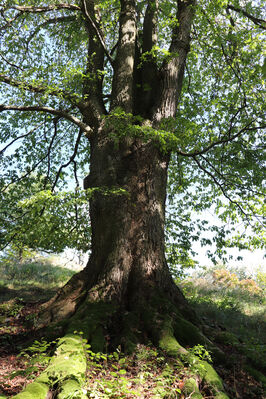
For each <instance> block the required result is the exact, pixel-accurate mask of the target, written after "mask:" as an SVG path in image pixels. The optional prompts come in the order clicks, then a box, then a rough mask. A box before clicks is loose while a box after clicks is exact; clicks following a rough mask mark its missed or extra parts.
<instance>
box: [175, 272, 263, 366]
mask: <svg viewBox="0 0 266 399" xmlns="http://www.w3.org/2000/svg"><path fill="white" fill-rule="evenodd" d="M221 276H225V277H226V278H221ZM180 286H181V288H182V289H183V292H184V293H185V296H186V297H187V299H188V300H189V302H190V303H191V305H192V306H193V308H194V309H195V310H196V312H197V314H199V315H200V316H201V318H202V319H203V321H204V322H205V323H206V324H207V325H208V326H211V327H212V328H213V330H214V331H213V337H212V338H213V339H214V341H216V342H218V343H219V344H220V345H223V344H224V345H228V344H231V345H233V346H234V347H235V348H236V349H237V350H238V351H240V352H241V353H244V354H245V355H246V356H248V358H249V359H250V360H251V361H252V362H253V364H254V366H256V367H257V368H259V369H262V370H263V371H266V306H265V305H266V289H265V285H263V284H261V286H259V285H258V284H257V282H256V281H255V280H253V279H252V278H242V279H238V277H237V275H236V273H234V272H230V271H229V270H227V269H226V268H224V267H223V268H220V269H218V272H217V269H213V270H209V271H208V272H205V273H203V274H201V275H197V274H196V275H194V277H191V278H189V279H185V280H183V281H182V282H181V283H180Z"/></svg>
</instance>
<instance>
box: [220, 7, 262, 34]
mask: <svg viewBox="0 0 266 399" xmlns="http://www.w3.org/2000/svg"><path fill="white" fill-rule="evenodd" d="M227 10H232V11H235V12H237V13H239V14H243V15H244V16H245V17H247V18H248V19H250V20H251V21H252V22H253V23H254V24H255V25H258V26H259V27H260V28H262V29H265V30H266V26H265V24H266V21H265V20H264V19H261V18H257V17H254V15H251V14H249V13H248V12H247V11H245V10H243V8H240V7H235V6H232V5H231V4H228V6H227Z"/></svg>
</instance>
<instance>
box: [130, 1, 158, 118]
mask: <svg viewBox="0 0 266 399" xmlns="http://www.w3.org/2000/svg"><path fill="white" fill-rule="evenodd" d="M157 24H158V0H149V1H148V5H147V8H146V12H145V17H144V22H143V35H142V37H143V46H142V54H143V55H144V59H143V62H142V68H141V85H142V90H141V92H140V93H138V96H141V98H142V101H141V111H142V115H144V117H145V118H146V117H148V118H150V116H151V115H149V112H150V110H151V109H152V107H153V105H154V99H155V96H156V91H157V87H158V85H157V84H156V82H158V70H157V63H156V59H155V57H154V56H153V55H152V54H151V50H152V48H153V47H154V46H155V45H156V43H157ZM135 67H136V68H139V66H138V65H136V66H135ZM136 102H137V103H138V102H139V98H137V99H136Z"/></svg>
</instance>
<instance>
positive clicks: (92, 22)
mask: <svg viewBox="0 0 266 399" xmlns="http://www.w3.org/2000/svg"><path fill="white" fill-rule="evenodd" d="M83 6H84V12H85V16H86V18H87V19H88V21H89V23H90V25H91V26H92V28H93V29H94V31H95V33H96V36H97V38H98V40H99V42H100V43H101V46H102V48H103V50H104V52H105V55H106V57H107V59H108V61H109V62H110V64H111V65H112V66H113V65H114V60H113V58H112V57H111V55H110V54H109V51H108V49H107V47H106V45H105V42H104V40H103V37H102V35H101V32H100V30H99V28H98V27H97V25H96V23H95V22H94V21H93V19H92V18H91V16H90V13H89V11H88V7H87V4H86V0H83Z"/></svg>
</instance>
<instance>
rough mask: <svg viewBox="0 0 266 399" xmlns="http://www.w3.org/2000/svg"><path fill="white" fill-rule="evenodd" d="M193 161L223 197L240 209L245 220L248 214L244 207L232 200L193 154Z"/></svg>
mask: <svg viewBox="0 0 266 399" xmlns="http://www.w3.org/2000/svg"><path fill="white" fill-rule="evenodd" d="M193 159H194V161H195V162H196V164H197V165H198V167H199V168H200V169H201V170H202V171H203V172H204V173H206V174H207V175H208V176H209V177H210V178H211V179H212V180H213V181H214V183H215V184H216V185H217V186H218V187H219V188H220V190H221V192H222V194H223V195H224V196H225V198H227V199H228V201H229V202H230V203H231V204H234V205H236V206H237V208H238V209H239V210H240V212H241V213H242V214H243V215H244V216H245V218H246V220H247V221H248V220H249V219H248V215H247V214H246V212H245V211H244V209H243V208H242V206H241V205H240V204H239V203H238V202H237V201H234V200H232V198H231V197H230V196H229V195H228V194H227V192H226V191H225V189H224V188H223V186H222V184H221V183H220V182H219V181H218V180H217V179H216V177H215V176H214V175H213V174H212V173H211V172H210V171H208V170H207V169H206V168H204V167H203V166H202V165H201V163H200V162H199V161H198V159H197V157H196V156H194V157H193Z"/></svg>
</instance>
